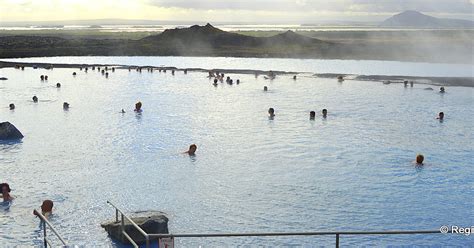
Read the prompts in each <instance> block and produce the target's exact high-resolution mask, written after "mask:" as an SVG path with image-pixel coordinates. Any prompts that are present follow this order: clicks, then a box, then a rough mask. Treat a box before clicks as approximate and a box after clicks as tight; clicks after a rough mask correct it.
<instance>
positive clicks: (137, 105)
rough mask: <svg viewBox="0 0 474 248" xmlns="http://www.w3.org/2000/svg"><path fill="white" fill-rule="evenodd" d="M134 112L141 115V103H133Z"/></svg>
mask: <svg viewBox="0 0 474 248" xmlns="http://www.w3.org/2000/svg"><path fill="white" fill-rule="evenodd" d="M134 111H135V112H137V113H141V112H142V111H143V110H142V102H137V103H135V110H134Z"/></svg>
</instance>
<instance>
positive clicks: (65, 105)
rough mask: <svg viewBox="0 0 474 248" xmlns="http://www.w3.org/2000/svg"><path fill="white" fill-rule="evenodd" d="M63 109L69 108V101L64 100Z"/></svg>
mask: <svg viewBox="0 0 474 248" xmlns="http://www.w3.org/2000/svg"><path fill="white" fill-rule="evenodd" d="M63 109H64V110H68V109H69V103H67V102H63Z"/></svg>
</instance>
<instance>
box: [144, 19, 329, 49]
mask: <svg viewBox="0 0 474 248" xmlns="http://www.w3.org/2000/svg"><path fill="white" fill-rule="evenodd" d="M142 41H147V42H150V41H154V42H156V43H162V44H168V45H180V46H185V47H186V46H190V47H196V46H199V45H201V46H206V47H212V48H221V47H230V46H232V47H253V48H261V47H266V48H268V47H272V46H284V45H287V46H295V45H297V46H306V47H307V46H314V45H322V44H326V45H329V44H331V43H329V42H324V41H321V40H318V39H314V38H310V37H307V36H303V35H299V34H296V33H295V32H293V31H287V32H285V33H282V34H277V35H275V36H271V37H253V36H247V35H241V34H236V33H231V32H226V31H223V30H221V29H218V28H216V27H214V26H212V25H211V24H209V23H208V24H206V25H205V26H199V25H194V26H191V27H189V28H175V29H167V30H165V31H164V32H163V33H161V34H158V35H152V36H148V37H145V38H143V39H142Z"/></svg>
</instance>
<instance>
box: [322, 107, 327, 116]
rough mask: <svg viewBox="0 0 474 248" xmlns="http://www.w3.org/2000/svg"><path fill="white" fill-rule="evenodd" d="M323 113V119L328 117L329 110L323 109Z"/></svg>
mask: <svg viewBox="0 0 474 248" xmlns="http://www.w3.org/2000/svg"><path fill="white" fill-rule="evenodd" d="M322 113H323V117H326V116H328V110H327V109H323V111H322Z"/></svg>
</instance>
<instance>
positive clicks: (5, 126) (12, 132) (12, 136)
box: [0, 122, 24, 140]
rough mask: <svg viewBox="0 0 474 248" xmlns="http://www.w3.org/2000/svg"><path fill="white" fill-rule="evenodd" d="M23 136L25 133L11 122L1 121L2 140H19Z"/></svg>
mask: <svg viewBox="0 0 474 248" xmlns="http://www.w3.org/2000/svg"><path fill="white" fill-rule="evenodd" d="M23 137H24V136H23V134H21V132H20V131H19V130H18V129H17V128H16V127H15V126H14V125H13V124H11V123H10V122H2V123H0V140H17V139H22V138H23Z"/></svg>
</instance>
